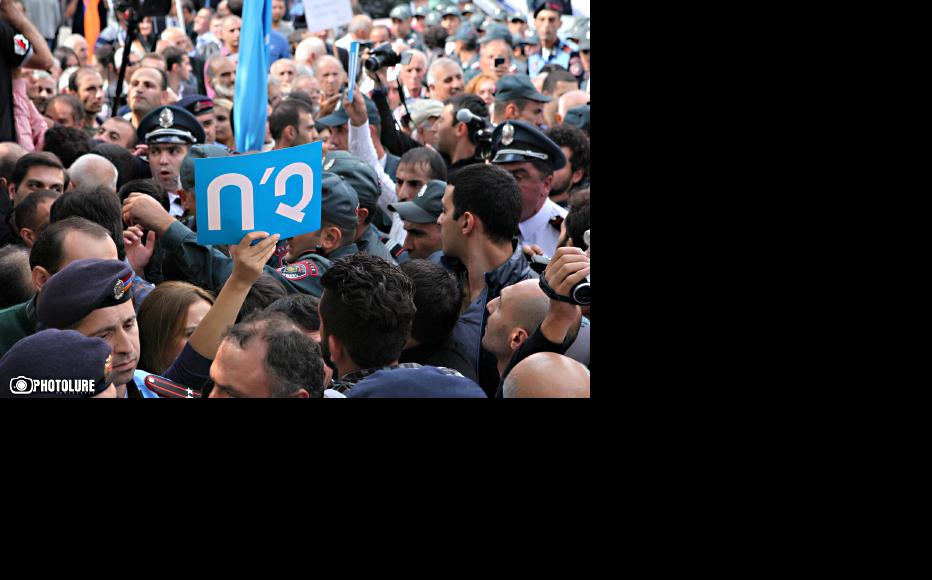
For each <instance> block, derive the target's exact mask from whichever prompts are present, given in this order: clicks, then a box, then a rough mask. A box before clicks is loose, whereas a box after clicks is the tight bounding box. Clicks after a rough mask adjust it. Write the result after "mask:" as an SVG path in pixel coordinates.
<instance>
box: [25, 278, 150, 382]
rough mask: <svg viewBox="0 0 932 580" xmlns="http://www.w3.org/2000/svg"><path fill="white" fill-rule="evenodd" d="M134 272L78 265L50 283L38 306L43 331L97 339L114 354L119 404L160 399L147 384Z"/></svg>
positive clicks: (44, 287) (39, 297) (50, 280)
mask: <svg viewBox="0 0 932 580" xmlns="http://www.w3.org/2000/svg"><path fill="white" fill-rule="evenodd" d="M133 278H134V276H133V269H132V268H131V267H130V266H129V265H128V264H125V263H123V262H120V261H119V260H98V259H91V260H77V261H75V262H72V263H70V264H68V265H67V266H65V267H64V268H62V269H61V270H60V271H59V272H58V273H57V274H55V275H54V276H52V277H51V278H49V281H48V282H46V283H45V286H43V287H42V292H40V293H39V296H38V298H37V300H36V316H37V318H38V320H39V325H38V326H39V330H45V329H47V328H57V329H72V330H76V331H78V332H80V333H81V334H83V335H84V336H98V337H101V338H103V339H104V340H106V341H107V343H108V344H109V345H110V348H111V350H112V354H113V359H112V364H113V375H112V380H113V384H114V386H116V388H117V393H118V396H119V397H120V398H125V397H143V398H157V397H158V395H156V394H155V393H152V392H151V391H149V390H148V389H147V388H146V387H145V384H144V379H145V375H146V374H147V373H143V372H139V373H137V371H136V364H137V363H138V362H139V352H140V349H139V327H138V326H137V325H136V311H135V309H134V308H133V301H132V300H131V296H132V293H131V292H130V289H131V287H132V285H133Z"/></svg>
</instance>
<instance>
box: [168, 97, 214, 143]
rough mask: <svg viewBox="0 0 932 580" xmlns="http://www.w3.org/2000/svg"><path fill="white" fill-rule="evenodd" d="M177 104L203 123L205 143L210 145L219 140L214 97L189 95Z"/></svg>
mask: <svg viewBox="0 0 932 580" xmlns="http://www.w3.org/2000/svg"><path fill="white" fill-rule="evenodd" d="M175 104H176V105H177V106H179V107H181V108H182V109H184V110H186V111H187V112H189V113H191V114H192V115H194V117H195V118H196V119H197V122H198V123H200V124H201V127H202V128H203V129H204V143H206V144H208V145H209V144H212V143H214V142H216V141H217V132H216V131H217V126H216V118H215V117H214V101H213V99H211V98H210V97H208V96H207V95H187V96H185V97H184V98H183V99H181V100H180V101H178V102H177V103H175ZM224 147H225V146H224Z"/></svg>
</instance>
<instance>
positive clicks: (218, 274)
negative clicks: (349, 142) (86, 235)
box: [123, 171, 359, 297]
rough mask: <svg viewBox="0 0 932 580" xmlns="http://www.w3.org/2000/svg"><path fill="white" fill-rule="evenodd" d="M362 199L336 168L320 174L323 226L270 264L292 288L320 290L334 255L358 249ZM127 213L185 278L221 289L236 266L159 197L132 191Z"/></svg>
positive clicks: (299, 238) (269, 271) (290, 242)
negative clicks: (155, 239)
mask: <svg viewBox="0 0 932 580" xmlns="http://www.w3.org/2000/svg"><path fill="white" fill-rule="evenodd" d="M358 212H359V199H358V198H357V196H356V192H355V191H353V188H352V187H350V186H349V184H347V183H346V182H345V181H343V179H342V178H341V177H340V176H339V175H336V174H333V173H329V172H326V171H325V172H324V173H323V175H322V177H321V228H320V229H319V230H316V231H313V232H309V233H306V234H301V235H297V236H294V237H292V238H289V239H288V245H289V250H288V253H287V254H286V255H285V256H284V258H283V263H284V264H285V265H283V266H281V267H279V268H272V267H270V266H268V265H266V266H265V272H266V273H267V274H270V275H272V276H274V277H275V278H277V279H278V280H279V281H280V282H282V283H283V284H284V285H285V288H286V289H287V290H288V291H289V292H290V293H299V292H300V293H305V294H310V295H312V296H318V297H319V296H320V294H321V286H320V283H319V280H320V276H321V275H322V274H323V273H324V272H325V271H326V270H327V268H329V267H330V263H331V261H333V260H337V259H339V258H341V257H343V256H348V255H350V254H355V253H357V252H358V251H359V250H358V248H357V246H356V244H355V243H354V237H355V235H356V226H357V225H358ZM123 213H124V217H129V218H131V219H133V220H134V221H136V222H137V223H139V224H140V225H142V226H143V227H144V228H147V229H151V230H153V231H155V232H156V235H157V236H158V238H159V240H160V241H159V243H160V245H161V246H162V248H164V250H165V256H166V257H165V260H166V263H171V264H174V266H176V267H177V268H178V270H179V271H180V273H181V275H182V276H183V278H184V279H185V280H187V281H188V282H191V283H192V284H194V285H196V286H200V287H201V288H206V289H208V290H212V291H214V292H219V291H220V289H221V288H222V287H223V284H224V283H225V282H226V280H227V278H229V277H230V274H231V273H232V272H233V260H232V259H231V258H230V257H229V256H226V255H225V254H223V253H222V252H220V251H219V250H218V249H217V248H214V247H213V246H204V245H201V244H198V243H197V234H195V233H194V232H192V231H191V230H190V229H188V228H187V227H185V225H184V224H182V223H181V222H179V221H177V220H175V219H174V218H172V217H171V216H170V215H168V213H166V212H165V210H164V209H163V208H162V206H161V205H159V203H158V202H157V201H155V199H153V198H151V197H149V196H145V195H136V194H133V195H130V196H129V197H128V198H127V199H126V201H125V202H124V204H123Z"/></svg>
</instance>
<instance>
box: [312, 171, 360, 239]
mask: <svg viewBox="0 0 932 580" xmlns="http://www.w3.org/2000/svg"><path fill="white" fill-rule="evenodd" d="M320 195H321V198H320V205H321V210H320V213H321V219H322V220H323V221H325V222H327V223H328V224H333V225H335V226H337V227H340V228H344V229H346V228H355V227H356V226H357V225H359V198H358V197H356V192H355V191H353V188H352V187H350V186H349V185H348V184H347V183H346V182H345V181H343V178H342V177H340V176H339V175H337V174H335V173H330V172H328V171H324V174H323V178H322V179H321V182H320Z"/></svg>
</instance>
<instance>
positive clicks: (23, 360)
mask: <svg viewBox="0 0 932 580" xmlns="http://www.w3.org/2000/svg"><path fill="white" fill-rule="evenodd" d="M112 362H113V359H112V357H111V348H110V345H109V344H107V341H105V340H104V339H102V338H96V337H89V336H84V335H83V334H81V333H80V332H77V331H74V330H58V329H54V328H51V329H48V330H43V331H41V332H37V333H35V334H33V335H32V336H27V337H26V338H24V339H22V340H20V341H19V342H17V343H16V344H14V345H13V347H12V348H11V349H10V350H9V351H8V352H7V353H6V354H5V355H3V358H2V359H0V397H12V396H23V397H26V396H28V397H35V398H51V397H66V398H84V397H93V396H94V395H99V394H100V393H101V392H103V391H104V390H106V389H107V388H108V387H109V386H110V383H111V381H110V376H111V374H112V372H113V364H112ZM53 381H54V382H53ZM63 381H66V382H63ZM6 385H9V386H10V388H9V390H7V388H6Z"/></svg>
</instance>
